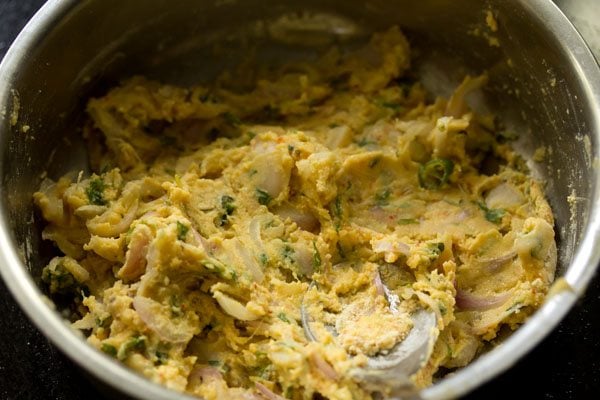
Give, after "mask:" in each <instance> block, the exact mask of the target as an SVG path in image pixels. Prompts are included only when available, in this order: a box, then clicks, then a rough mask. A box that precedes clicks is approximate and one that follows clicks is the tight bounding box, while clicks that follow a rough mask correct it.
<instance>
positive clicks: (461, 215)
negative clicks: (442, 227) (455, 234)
mask: <svg viewBox="0 0 600 400" xmlns="http://www.w3.org/2000/svg"><path fill="white" fill-rule="evenodd" d="M470 216H471V212H470V211H469V210H461V211H460V212H459V213H458V214H456V217H455V218H454V222H463V221H464V220H466V219H467V218H469V217H470Z"/></svg>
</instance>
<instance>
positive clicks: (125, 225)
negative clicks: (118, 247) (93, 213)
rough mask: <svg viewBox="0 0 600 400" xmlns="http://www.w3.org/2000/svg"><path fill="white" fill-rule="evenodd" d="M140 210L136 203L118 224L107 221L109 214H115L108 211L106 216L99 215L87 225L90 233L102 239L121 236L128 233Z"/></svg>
mask: <svg viewBox="0 0 600 400" xmlns="http://www.w3.org/2000/svg"><path fill="white" fill-rule="evenodd" d="M137 209H138V202H137V201H136V202H135V203H134V204H133V205H132V206H131V207H130V208H129V210H128V211H127V213H125V215H123V217H122V218H121V221H119V223H117V224H111V223H110V222H108V221H106V219H107V218H108V217H109V214H107V213H113V211H112V210H107V211H106V212H105V213H104V214H102V215H99V216H97V217H94V218H92V219H91V220H89V221H88V222H87V223H86V225H87V227H88V229H89V231H90V233H92V234H94V235H98V236H102V237H115V236H118V235H120V234H121V233H123V232H127V230H128V229H129V226H130V225H131V223H132V222H133V221H134V220H135V215H136V212H137Z"/></svg>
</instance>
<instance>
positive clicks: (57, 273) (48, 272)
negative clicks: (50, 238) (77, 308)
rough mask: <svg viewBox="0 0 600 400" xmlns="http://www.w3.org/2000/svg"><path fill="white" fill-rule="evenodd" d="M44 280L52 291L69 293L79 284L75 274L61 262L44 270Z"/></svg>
mask: <svg viewBox="0 0 600 400" xmlns="http://www.w3.org/2000/svg"><path fill="white" fill-rule="evenodd" d="M42 281H44V282H45V283H46V284H48V286H49V288H50V293H68V292H70V291H71V290H73V289H76V286H77V284H76V282H75V278H74V277H73V275H72V274H71V273H70V272H69V271H67V269H66V268H65V267H64V266H63V265H62V264H61V263H60V262H59V263H58V264H56V265H55V266H54V267H53V266H51V265H48V266H46V267H45V268H44V269H43V270H42Z"/></svg>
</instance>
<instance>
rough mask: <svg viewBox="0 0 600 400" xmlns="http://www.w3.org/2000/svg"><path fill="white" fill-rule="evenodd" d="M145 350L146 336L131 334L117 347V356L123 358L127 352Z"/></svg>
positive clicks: (127, 355)
mask: <svg viewBox="0 0 600 400" xmlns="http://www.w3.org/2000/svg"><path fill="white" fill-rule="evenodd" d="M144 350H146V336H143V335H142V336H133V337H131V338H130V339H129V340H127V341H126V342H125V343H123V344H122V345H121V346H120V347H119V351H118V352H117V358H118V359H119V360H124V359H126V358H127V357H129V354H131V353H133V352H136V351H140V352H141V351H144Z"/></svg>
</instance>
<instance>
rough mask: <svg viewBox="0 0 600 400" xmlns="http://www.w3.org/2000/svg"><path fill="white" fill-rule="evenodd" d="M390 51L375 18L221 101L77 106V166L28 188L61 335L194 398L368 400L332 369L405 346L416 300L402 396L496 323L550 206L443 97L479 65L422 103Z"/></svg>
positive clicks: (183, 91)
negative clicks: (85, 151)
mask: <svg viewBox="0 0 600 400" xmlns="http://www.w3.org/2000/svg"><path fill="white" fill-rule="evenodd" d="M409 61H410V57H409V46H408V43H407V41H406V39H405V38H404V36H403V35H402V33H401V32H400V31H399V30H398V29H397V28H392V29H390V30H388V31H387V32H384V33H379V34H375V35H374V36H373V37H372V39H371V41H370V43H369V44H368V45H366V46H365V47H364V48H362V49H359V50H357V51H354V52H351V53H347V54H344V53H341V52H340V51H338V50H335V49H334V50H331V51H330V52H328V53H327V54H325V55H324V56H323V57H321V58H320V59H319V60H318V62H315V63H314V64H311V65H304V64H301V65H287V66H285V67H282V68H279V69H278V70H277V71H270V72H269V74H266V75H264V76H265V78H258V79H257V81H256V83H255V85H254V87H253V88H252V89H248V90H246V91H242V92H240V91H234V90H232V89H230V88H229V87H232V85H224V84H223V82H222V81H219V83H218V84H215V85H213V86H211V87H204V86H198V87H193V88H181V87H175V86H170V85H165V84H161V83H158V82H153V81H149V80H146V79H144V78H141V77H136V78H132V79H130V80H128V81H125V82H124V83H123V84H122V85H121V86H119V87H116V88H114V89H112V90H110V91H109V92H108V93H107V94H106V95H105V96H104V97H101V98H95V99H91V100H90V101H89V103H88V107H87V111H88V114H89V123H88V124H87V125H86V128H85V134H86V135H87V138H88V141H89V143H90V158H91V163H92V167H93V170H94V171H95V173H94V174H92V175H91V176H87V177H84V176H83V174H79V175H78V176H77V175H76V174H74V175H73V174H69V175H67V176H65V177H62V178H60V179H59V180H58V181H57V182H54V181H50V180H45V181H44V182H43V183H42V186H41V188H40V191H39V192H37V193H35V195H34V200H35V204H36V205H37V207H38V208H39V210H40V211H41V214H42V215H43V217H44V219H45V220H46V221H47V222H48V224H47V226H46V228H45V229H44V232H43V236H44V238H45V239H48V240H52V241H53V242H54V243H55V244H56V246H57V247H58V249H59V250H60V252H61V253H62V255H61V256H57V257H55V258H54V259H52V261H50V263H49V264H48V266H47V267H46V268H45V269H44V272H43V279H44V281H45V282H47V283H48V285H49V290H50V292H51V293H62V294H66V295H70V296H73V298H74V299H75V304H76V306H77V307H76V308H77V314H76V315H77V317H76V319H77V321H76V322H74V324H73V326H74V327H75V328H78V329H81V330H83V331H84V332H86V333H87V334H88V341H89V343H90V344H91V345H93V346H95V347H97V348H98V349H99V350H101V351H103V352H105V353H106V354H108V355H109V356H111V357H115V358H117V359H118V360H120V361H122V362H123V363H125V364H126V365H127V366H129V367H130V368H132V369H134V370H136V371H138V372H139V373H141V374H143V375H145V376H147V377H148V378H149V379H151V380H153V381H155V382H159V383H162V384H164V385H165V386H167V387H169V388H172V389H174V390H177V391H182V392H188V393H190V394H193V395H196V396H200V397H203V398H206V399H223V398H229V399H238V398H239V399H248V398H257V399H258V398H269V399H277V398H281V397H283V398H290V399H310V398H313V395H315V394H317V393H318V394H320V395H321V396H324V397H326V398H330V399H363V398H365V399H369V398H371V394H370V393H369V392H368V391H366V390H365V389H364V388H363V387H362V386H361V385H360V382H356V381H354V380H353V378H352V375H351V374H349V373H348V371H350V370H351V369H352V368H356V367H360V366H364V365H365V364H366V362H367V357H368V356H372V355H375V354H380V353H382V352H386V351H389V350H390V349H391V348H393V347H394V346H395V345H396V344H397V343H399V342H400V341H401V340H402V339H403V338H404V337H406V335H407V334H408V333H409V332H410V330H411V328H412V321H411V319H410V315H411V313H412V312H414V311H415V310H417V309H426V310H429V311H431V312H433V313H434V314H435V315H436V319H437V329H438V330H439V336H438V338H437V341H436V342H435V346H434V349H433V352H432V354H431V357H430V358H429V359H428V361H427V362H426V364H425V365H424V366H423V368H422V369H421V370H420V371H419V372H418V373H417V374H416V375H414V376H413V377H412V379H413V381H414V382H415V385H416V386H417V387H425V386H427V385H429V384H431V382H432V379H434V374H436V371H438V369H439V368H440V367H444V368H446V369H451V368H457V367H462V366H464V365H466V364H468V363H469V362H470V361H471V360H472V359H473V358H474V357H475V356H476V355H477V353H478V351H479V350H480V349H481V348H482V346H483V345H484V344H485V343H486V342H488V341H490V340H492V339H493V338H494V337H495V336H496V335H497V334H498V332H499V330H500V329H501V328H502V327H508V328H511V329H514V328H516V327H517V326H518V325H519V324H520V323H522V322H523V321H524V320H525V318H526V317H527V316H528V315H530V314H531V313H532V312H533V311H534V310H535V309H536V308H537V307H539V306H540V305H541V303H542V301H543V299H544V296H545V294H546V292H547V290H548V286H549V284H550V283H551V282H552V280H553V277H554V268H555V264H556V246H555V242H554V231H553V216H552V212H551V210H550V208H549V206H548V204H547V202H546V200H545V199H544V195H543V191H542V188H541V187H540V185H539V184H538V183H537V182H536V181H534V180H533V179H532V178H531V177H529V176H528V175H527V174H526V173H524V172H522V163H521V162H519V158H518V157H517V156H516V155H515V153H514V152H513V151H512V150H511V148H510V146H509V144H507V143H506V141H505V140H504V139H503V136H502V135H501V132H500V131H501V130H500V128H499V127H498V126H497V125H496V124H495V122H494V118H493V117H492V116H488V115H477V114H475V113H474V112H472V111H471V110H470V109H469V107H468V106H467V104H466V102H465V96H466V95H467V94H468V93H469V92H471V91H473V90H477V89H478V88H480V87H481V86H482V85H484V84H485V76H481V77H475V78H473V77H467V78H466V79H465V80H464V82H463V83H462V84H461V85H460V86H458V88H457V89H456V91H455V92H454V94H453V96H452V97H451V98H450V99H448V100H445V99H436V100H435V101H428V97H427V96H426V93H425V91H424V89H423V88H422V87H421V86H420V85H419V83H418V82H410V80H409V79H408V78H407V76H408V75H407V72H408V70H409ZM267 77H268V78H267ZM312 281H315V282H316V283H317V284H318V290H316V289H311V290H308V288H309V284H310V283H311V282H312ZM382 283H384V284H385V286H386V288H389V290H390V292H392V293H394V294H395V295H397V296H398V299H399V304H397V310H396V311H395V312H391V309H390V305H389V304H388V303H389V302H388V300H387V299H386V297H384V296H383V295H382V293H381V288H382ZM305 296H306V298H307V301H308V302H309V304H311V307H312V310H311V315H318V316H320V317H318V318H317V320H315V324H314V325H315V327H314V329H315V330H316V331H318V332H320V336H321V340H319V341H314V342H310V341H309V340H308V339H307V338H306V337H305V334H304V331H303V327H302V324H301V317H300V309H301V304H302V302H303V298H304V297H305ZM330 326H333V327H335V334H333V333H332V332H331V330H328V327H330ZM279 396H281V397H279Z"/></svg>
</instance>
